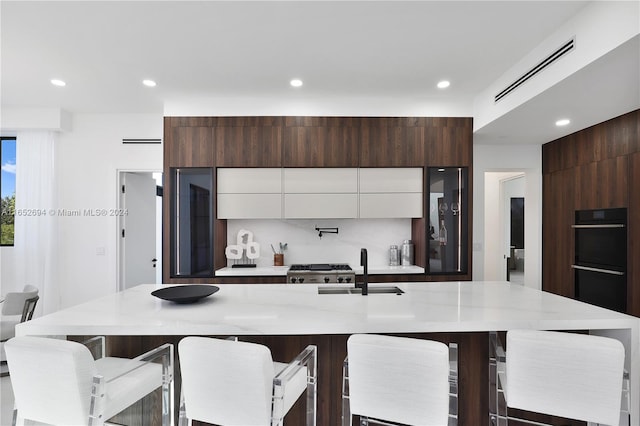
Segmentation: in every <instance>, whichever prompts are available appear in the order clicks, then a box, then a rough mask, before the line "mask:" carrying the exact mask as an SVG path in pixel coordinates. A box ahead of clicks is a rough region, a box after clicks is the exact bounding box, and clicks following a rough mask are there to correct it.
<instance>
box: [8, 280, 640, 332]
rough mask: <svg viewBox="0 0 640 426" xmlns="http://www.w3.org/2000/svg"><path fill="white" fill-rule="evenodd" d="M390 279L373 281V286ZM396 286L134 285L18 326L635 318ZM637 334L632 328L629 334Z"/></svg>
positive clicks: (466, 323) (110, 328) (303, 325)
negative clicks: (174, 291) (198, 291)
mask: <svg viewBox="0 0 640 426" xmlns="http://www.w3.org/2000/svg"><path fill="white" fill-rule="evenodd" d="M380 285H382V286H385V285H388V284H370V287H374V286H380ZM394 285H397V286H398V287H400V288H401V289H402V290H404V291H405V294H403V295H400V296H398V295H394V294H370V295H369V296H366V297H365V296H361V295H350V294H339V295H326V294H323V295H319V294H317V286H316V285H313V284H306V285H300V284H297V285H295V284H226V285H219V287H220V291H218V292H217V293H215V294H213V295H211V296H209V297H207V298H205V299H202V300H200V301H199V302H197V303H194V304H187V305H178V304H174V303H172V302H167V301H163V300H160V299H158V298H156V297H154V296H152V295H151V294H150V293H151V292H152V291H153V290H154V289H157V288H162V287H163V286H162V285H141V286H137V287H134V288H131V289H129V290H126V291H124V292H120V293H115V294H111V295H108V296H105V297H102V298H100V299H96V300H93V301H90V302H87V303H84V304H81V305H77V306H74V307H71V308H68V309H64V310H61V311H58V312H55V313H52V314H49V315H46V316H43V317H40V318H35V319H33V320H31V321H28V322H25V323H22V324H19V325H18V326H17V327H16V332H17V334H18V335H25V334H32V335H95V334H104V335H189V334H195V335H216V334H218V335H231V334H236V335H252V334H253V335H255V334H258V335H260V334H262V335H288V334H347V333H402V332H404V333H412V332H469V331H488V330H507V329H512V328H534V329H559V330H560V329H632V330H635V331H633V332H634V333H635V334H638V335H640V331H638V330H639V329H640V319H638V318H636V317H632V316H628V315H624V314H620V313H617V312H613V311H610V310H606V309H602V308H598V307H596V306H592V305H588V304H585V303H581V302H578V301H575V300H572V299H568V298H564V297H560V296H557V295H554V294H550V293H546V292H541V291H536V290H532V289H529V288H525V287H522V286H519V285H511V284H509V283H506V282H472V281H467V282H429V283H396V284H394ZM636 340H637V336H636Z"/></svg>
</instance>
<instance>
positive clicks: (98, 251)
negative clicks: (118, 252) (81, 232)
mask: <svg viewBox="0 0 640 426" xmlns="http://www.w3.org/2000/svg"><path fill="white" fill-rule="evenodd" d="M104 253H105V248H104V247H96V255H98V256H104Z"/></svg>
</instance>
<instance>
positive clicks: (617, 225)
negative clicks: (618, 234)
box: [571, 223, 625, 229]
mask: <svg viewBox="0 0 640 426" xmlns="http://www.w3.org/2000/svg"><path fill="white" fill-rule="evenodd" d="M571 227H572V228H574V229H598V228H600V229H606V228H624V227H625V225H624V223H602V224H599V225H571Z"/></svg>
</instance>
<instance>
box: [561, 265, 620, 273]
mask: <svg viewBox="0 0 640 426" xmlns="http://www.w3.org/2000/svg"><path fill="white" fill-rule="evenodd" d="M571 267H572V268H573V269H580V270H581V271H590V272H602V273H603V274H611V275H624V272H620V271H612V270H611V269H601V268H591V267H590V266H580V265H571Z"/></svg>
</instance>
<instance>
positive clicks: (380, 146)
mask: <svg viewBox="0 0 640 426" xmlns="http://www.w3.org/2000/svg"><path fill="white" fill-rule="evenodd" d="M422 166H424V128H423V127H421V126H411V127H409V126H407V127H401V126H394V125H393V124H392V125H380V126H376V125H373V123H371V124H369V125H363V126H362V128H361V129H360V167H422Z"/></svg>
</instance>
